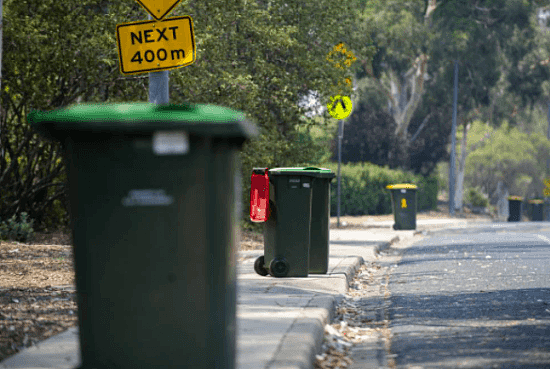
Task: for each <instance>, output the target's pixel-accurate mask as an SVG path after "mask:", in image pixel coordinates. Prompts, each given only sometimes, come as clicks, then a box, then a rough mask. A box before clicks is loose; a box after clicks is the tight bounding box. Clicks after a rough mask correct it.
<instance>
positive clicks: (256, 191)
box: [250, 168, 269, 222]
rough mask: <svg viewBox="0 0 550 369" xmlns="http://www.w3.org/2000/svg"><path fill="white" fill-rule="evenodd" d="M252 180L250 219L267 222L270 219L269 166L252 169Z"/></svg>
mask: <svg viewBox="0 0 550 369" xmlns="http://www.w3.org/2000/svg"><path fill="white" fill-rule="evenodd" d="M250 182H251V187H250V220H251V221H253V222H265V221H267V219H269V176H268V168H265V169H263V168H254V169H252V176H251V177H250Z"/></svg>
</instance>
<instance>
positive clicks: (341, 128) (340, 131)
mask: <svg viewBox="0 0 550 369" xmlns="http://www.w3.org/2000/svg"><path fill="white" fill-rule="evenodd" d="M343 138H344V121H343V120H342V119H340V120H339V121H338V189H337V195H336V196H337V198H338V200H337V205H336V213H337V222H336V227H338V228H340V163H341V162H342V139H343Z"/></svg>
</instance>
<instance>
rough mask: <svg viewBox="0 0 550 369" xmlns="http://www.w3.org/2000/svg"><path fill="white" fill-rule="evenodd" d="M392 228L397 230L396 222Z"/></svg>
mask: <svg viewBox="0 0 550 369" xmlns="http://www.w3.org/2000/svg"><path fill="white" fill-rule="evenodd" d="M393 229H394V230H396V231H397V223H394V224H393Z"/></svg>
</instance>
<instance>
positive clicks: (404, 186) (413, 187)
mask: <svg viewBox="0 0 550 369" xmlns="http://www.w3.org/2000/svg"><path fill="white" fill-rule="evenodd" d="M386 188H387V189H388V190H402V189H407V190H416V189H417V188H418V187H417V186H416V185H413V184H410V183H399V184H391V185H387V186H386Z"/></svg>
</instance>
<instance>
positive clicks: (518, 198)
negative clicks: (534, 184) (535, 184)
mask: <svg viewBox="0 0 550 369" xmlns="http://www.w3.org/2000/svg"><path fill="white" fill-rule="evenodd" d="M508 200H517V201H523V197H521V196H508Z"/></svg>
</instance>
